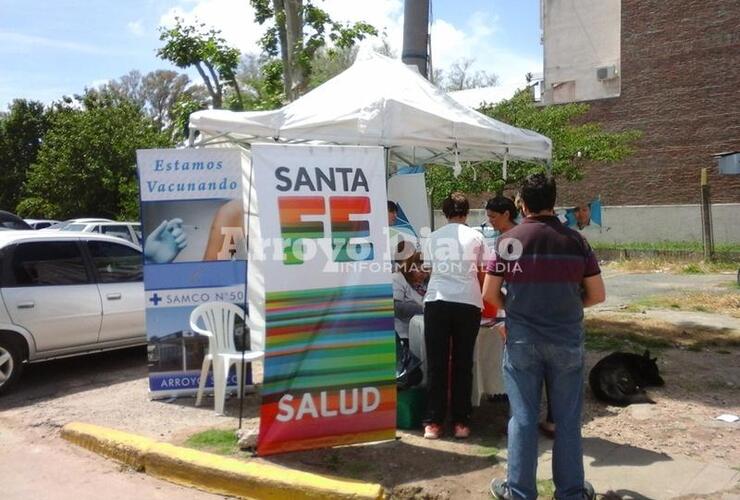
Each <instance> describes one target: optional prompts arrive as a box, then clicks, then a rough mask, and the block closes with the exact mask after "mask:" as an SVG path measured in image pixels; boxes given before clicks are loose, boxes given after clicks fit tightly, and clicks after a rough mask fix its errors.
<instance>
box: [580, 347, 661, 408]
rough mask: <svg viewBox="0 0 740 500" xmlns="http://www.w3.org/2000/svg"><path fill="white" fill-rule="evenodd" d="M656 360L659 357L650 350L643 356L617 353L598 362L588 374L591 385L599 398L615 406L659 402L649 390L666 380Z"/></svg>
mask: <svg viewBox="0 0 740 500" xmlns="http://www.w3.org/2000/svg"><path fill="white" fill-rule="evenodd" d="M656 361H657V358H651V357H650V351H645V353H644V354H643V355H642V356H640V355H639V354H632V353H627V352H613V353H611V354H609V355H608V356H606V357H605V358H603V359H601V360H600V361H599V362H598V363H596V365H594V367H593V368H592V369H591V372H590V373H589V375H588V385H589V386H591V391H592V392H593V393H594V396H595V397H596V399H598V400H600V401H604V402H606V403H610V404H613V405H615V406H628V405H631V404H633V403H650V404H655V401H653V400H652V399H650V397H648V395H647V393H646V392H645V387H650V386H661V385H663V384H664V383H665V382H664V381H663V379H662V378H661V377H660V373H659V372H658V365H657V363H656Z"/></svg>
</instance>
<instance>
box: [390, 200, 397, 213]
mask: <svg viewBox="0 0 740 500" xmlns="http://www.w3.org/2000/svg"><path fill="white" fill-rule="evenodd" d="M388 212H390V213H392V214H395V213H398V205H396V202H395V201H391V200H388Z"/></svg>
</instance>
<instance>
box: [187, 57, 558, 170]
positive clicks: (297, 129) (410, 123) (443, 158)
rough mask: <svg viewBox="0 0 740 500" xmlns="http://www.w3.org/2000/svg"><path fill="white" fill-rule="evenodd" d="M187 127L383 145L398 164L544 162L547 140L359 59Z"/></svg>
mask: <svg viewBox="0 0 740 500" xmlns="http://www.w3.org/2000/svg"><path fill="white" fill-rule="evenodd" d="M190 126H191V128H194V129H196V130H199V131H201V132H202V133H203V134H204V135H205V136H206V137H214V136H220V135H225V136H227V138H228V139H229V140H233V141H242V142H249V143H251V142H265V141H278V142H281V143H302V142H312V143H314V144H316V143H318V144H339V145H363V146H384V147H388V148H390V149H391V154H393V155H395V156H396V157H397V158H399V159H400V160H401V161H402V162H403V163H410V164H423V163H437V164H453V163H454V162H455V150H456V149H457V152H458V159H459V160H461V161H482V160H492V159H496V158H503V156H504V154H505V153H508V156H509V158H510V159H521V160H537V161H546V160H549V159H550V156H551V150H552V143H551V141H550V139H548V138H547V137H545V136H543V135H540V134H538V133H536V132H532V131H530V130H525V129H519V128H516V127H512V126H510V125H507V124H505V123H502V122H499V121H496V120H494V119H492V118H489V117H487V116H485V115H483V114H481V113H478V112H477V111H474V110H472V109H470V108H468V107H466V106H464V105H462V104H460V103H458V102H457V101H455V100H454V99H452V98H451V97H449V96H448V95H447V94H446V93H445V92H444V91H443V90H441V89H439V88H437V87H435V86H434V85H433V84H431V83H430V82H429V81H427V80H426V79H425V78H423V77H422V76H421V75H420V74H419V72H418V71H416V70H415V69H411V68H409V67H408V66H406V65H405V64H403V63H402V62H401V61H398V60H394V59H390V58H388V57H385V56H382V55H380V54H376V53H366V54H364V55H360V56H358V58H357V60H356V61H355V63H354V64H353V65H352V66H351V67H350V68H348V69H347V70H346V71H344V72H343V73H341V74H339V75H337V76H336V77H334V78H332V79H331V80H329V81H327V82H326V83H324V84H323V85H321V86H319V87H317V88H316V89H314V90H312V91H311V92H309V93H308V94H306V95H304V96H303V97H301V98H299V99H297V100H296V101H294V102H292V103H290V104H288V105H286V106H285V107H283V108H281V109H278V110H273V111H251V112H233V111H225V110H207V111H199V112H197V113H194V114H193V115H191V117H190Z"/></svg>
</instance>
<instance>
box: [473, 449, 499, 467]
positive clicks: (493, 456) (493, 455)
mask: <svg viewBox="0 0 740 500" xmlns="http://www.w3.org/2000/svg"><path fill="white" fill-rule="evenodd" d="M499 453H501V450H500V449H499V448H498V447H497V446H487V445H480V446H477V447H476V448H475V454H476V455H479V456H481V457H484V458H486V459H487V460H488V461H489V462H490V463H491V465H495V464H497V463H498V462H499V458H498V454H499Z"/></svg>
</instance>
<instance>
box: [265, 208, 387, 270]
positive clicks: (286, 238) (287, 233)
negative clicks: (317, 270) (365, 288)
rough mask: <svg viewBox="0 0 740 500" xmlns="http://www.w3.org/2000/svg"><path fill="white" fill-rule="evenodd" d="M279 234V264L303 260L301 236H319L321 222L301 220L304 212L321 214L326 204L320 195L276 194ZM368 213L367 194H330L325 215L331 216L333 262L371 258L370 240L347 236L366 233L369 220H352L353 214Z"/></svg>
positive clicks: (321, 230)
mask: <svg viewBox="0 0 740 500" xmlns="http://www.w3.org/2000/svg"><path fill="white" fill-rule="evenodd" d="M278 211H279V214H280V234H281V236H282V239H283V263H284V264H286V265H295V264H302V263H303V253H304V248H303V243H302V242H301V240H303V239H321V238H324V237H326V236H325V234H324V224H323V222H321V221H311V220H309V221H306V220H303V216H304V215H309V216H310V215H314V216H315V215H324V214H325V213H326V206H325V201H324V197H322V196H280V197H278ZM369 213H370V198H369V197H367V196H331V197H329V214H330V217H331V235H330V238H331V242H332V248H333V253H334V260H335V261H336V262H353V261H364V260H373V258H374V252H373V244H372V243H353V244H350V239H351V238H363V237H367V236H369V235H370V223H369V222H368V221H366V220H352V217H351V216H353V215H362V214H369Z"/></svg>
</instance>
